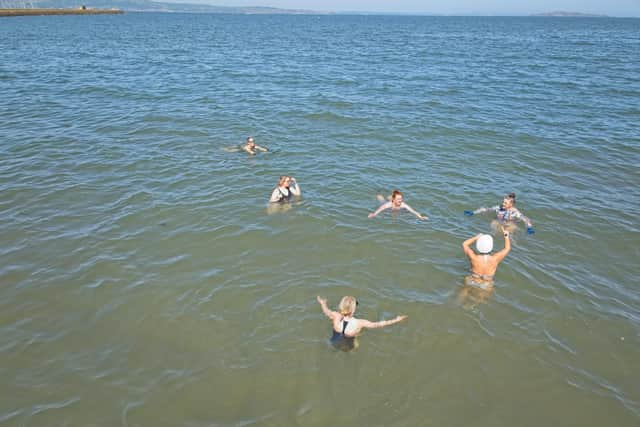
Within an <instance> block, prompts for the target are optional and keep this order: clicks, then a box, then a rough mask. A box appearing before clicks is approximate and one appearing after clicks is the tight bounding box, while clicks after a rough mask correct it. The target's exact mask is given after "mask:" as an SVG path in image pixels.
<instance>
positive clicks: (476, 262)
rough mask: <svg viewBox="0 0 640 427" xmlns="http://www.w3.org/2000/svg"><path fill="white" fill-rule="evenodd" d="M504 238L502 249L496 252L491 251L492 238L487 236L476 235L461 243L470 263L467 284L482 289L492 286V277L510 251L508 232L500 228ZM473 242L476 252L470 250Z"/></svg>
mask: <svg viewBox="0 0 640 427" xmlns="http://www.w3.org/2000/svg"><path fill="white" fill-rule="evenodd" d="M502 232H503V236H504V248H503V249H502V250H500V251H498V252H495V253H492V251H493V237H491V236H490V235H488V234H478V235H477V236H474V237H472V238H470V239H467V240H465V241H464V242H463V243H462V249H463V250H464V253H465V255H466V256H467V258H469V262H470V263H471V275H470V276H468V277H467V282H469V283H470V284H472V285H476V286H479V287H482V288H490V287H492V286H493V276H495V274H496V270H497V269H498V264H500V262H501V261H502V260H503V259H504V258H505V257H506V256H507V254H508V253H509V251H510V250H511V239H510V238H509V232H508V231H506V230H505V229H504V227H503V228H502ZM474 242H475V244H476V245H475V246H476V250H477V251H478V252H479V254H477V253H475V251H474V250H473V249H471V244H472V243H474Z"/></svg>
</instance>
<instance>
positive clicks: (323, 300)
mask: <svg viewBox="0 0 640 427" xmlns="http://www.w3.org/2000/svg"><path fill="white" fill-rule="evenodd" d="M316 301H318V304H320V307H321V308H322V312H323V313H324V315H325V316H327V317H328V318H329V319H331V320H333V318H334V317H335V316H336V315H338V312H336V311H331V310H329V307H327V299H326V298H322V297H320V295H318V296H317V297H316Z"/></svg>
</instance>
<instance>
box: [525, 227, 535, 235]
mask: <svg viewBox="0 0 640 427" xmlns="http://www.w3.org/2000/svg"><path fill="white" fill-rule="evenodd" d="M535 232H536V231H535V230H534V229H533V227H527V234H533V233H535Z"/></svg>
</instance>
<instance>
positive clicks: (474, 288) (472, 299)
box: [457, 275, 495, 309]
mask: <svg viewBox="0 0 640 427" xmlns="http://www.w3.org/2000/svg"><path fill="white" fill-rule="evenodd" d="M494 288H495V285H494V283H493V280H486V279H482V278H479V277H474V276H473V275H469V276H466V277H465V278H464V283H463V285H462V286H461V287H460V289H459V290H458V298H457V300H458V304H459V305H461V306H462V307H463V308H465V309H473V308H475V307H476V306H477V305H479V304H482V303H483V302H485V301H486V300H487V298H489V297H491V295H492V294H493V290H494Z"/></svg>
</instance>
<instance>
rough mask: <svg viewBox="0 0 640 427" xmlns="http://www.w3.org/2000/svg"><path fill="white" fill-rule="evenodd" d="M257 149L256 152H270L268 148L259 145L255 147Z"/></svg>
mask: <svg viewBox="0 0 640 427" xmlns="http://www.w3.org/2000/svg"><path fill="white" fill-rule="evenodd" d="M255 149H256V150H260V151H269V150H268V149H267V147H262V146H260V145H258V144H256V145H255Z"/></svg>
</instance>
